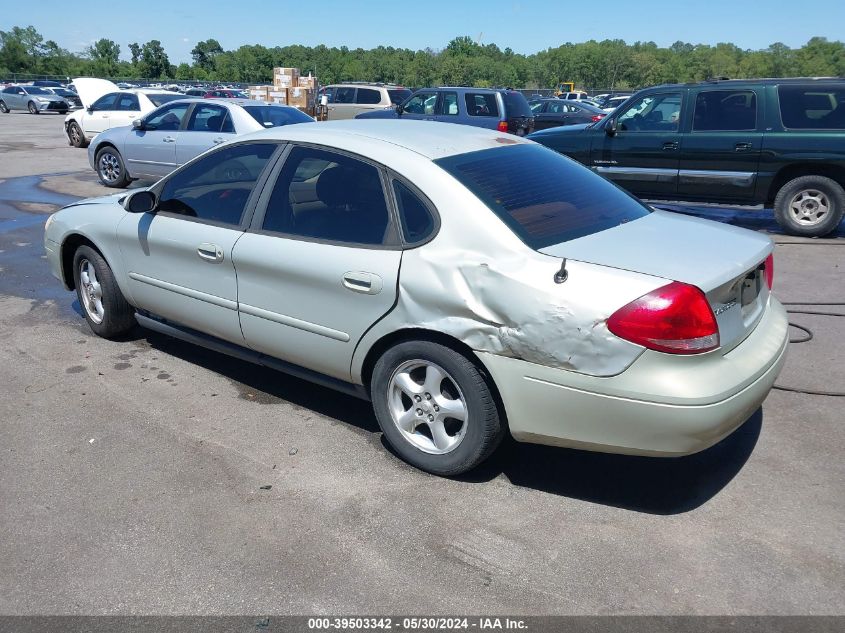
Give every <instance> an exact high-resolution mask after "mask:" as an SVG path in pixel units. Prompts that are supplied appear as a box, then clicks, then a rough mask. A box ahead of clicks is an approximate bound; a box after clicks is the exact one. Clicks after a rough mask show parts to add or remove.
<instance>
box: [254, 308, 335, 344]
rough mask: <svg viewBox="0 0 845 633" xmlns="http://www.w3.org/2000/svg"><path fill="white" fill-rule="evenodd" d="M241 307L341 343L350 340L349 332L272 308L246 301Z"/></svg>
mask: <svg viewBox="0 0 845 633" xmlns="http://www.w3.org/2000/svg"><path fill="white" fill-rule="evenodd" d="M239 309H240V311H241V312H243V313H244V314H248V315H250V316H254V317H258V318H259V319H266V320H267V321H273V322H274V323H280V324H281V325H287V326H290V327H292V328H296V329H297V330H303V331H305V332H310V333H311V334H319V335H320V336H325V337H327V338H330V339H334V340H335V341H340V342H341V343H347V342H349V334H347V333H346V332H341V331H339V330H333V329H332V328H330V327H326V326H324V325H318V324H317V323H311V322H310V321H303V320H302V319H296V318H294V317H291V316H287V315H286V314H279V313H278V312H271V311H270V310H264V309H263V308H257V307H255V306H251V305H249V304H246V303H241V304H240V308H239Z"/></svg>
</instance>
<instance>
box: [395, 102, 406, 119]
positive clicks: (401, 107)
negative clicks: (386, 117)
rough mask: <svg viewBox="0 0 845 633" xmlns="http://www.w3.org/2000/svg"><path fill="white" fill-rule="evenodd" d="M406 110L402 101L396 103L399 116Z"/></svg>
mask: <svg viewBox="0 0 845 633" xmlns="http://www.w3.org/2000/svg"><path fill="white" fill-rule="evenodd" d="M404 111H405V106H403V105H402V104H401V103H397V104H396V114H398V115H399V116H402V113H403V112H404Z"/></svg>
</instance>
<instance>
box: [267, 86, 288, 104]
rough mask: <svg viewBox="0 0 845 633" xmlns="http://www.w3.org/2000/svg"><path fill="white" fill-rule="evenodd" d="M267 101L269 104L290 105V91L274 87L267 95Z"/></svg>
mask: <svg viewBox="0 0 845 633" xmlns="http://www.w3.org/2000/svg"><path fill="white" fill-rule="evenodd" d="M267 101H268V102H269V103H279V104H281V105H288V91H287V90H286V89H285V88H278V87H275V86H274V87H272V88H270V90H269V92H268V93H267Z"/></svg>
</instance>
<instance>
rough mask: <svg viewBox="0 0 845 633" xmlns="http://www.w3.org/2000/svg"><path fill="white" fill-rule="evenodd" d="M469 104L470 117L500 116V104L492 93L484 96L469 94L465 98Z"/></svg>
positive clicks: (468, 112)
mask: <svg viewBox="0 0 845 633" xmlns="http://www.w3.org/2000/svg"><path fill="white" fill-rule="evenodd" d="M464 98H465V99H466V104H467V114H469V115H470V116H495V117H497V116H499V104H498V103H496V95H495V94H493V93H492V92H486V93H483V94H478V93H473V92H468V93H466V95H465V96H464Z"/></svg>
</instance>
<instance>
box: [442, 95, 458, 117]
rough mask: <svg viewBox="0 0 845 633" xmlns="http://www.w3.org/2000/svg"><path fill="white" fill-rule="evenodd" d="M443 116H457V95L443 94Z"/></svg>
mask: <svg viewBox="0 0 845 633" xmlns="http://www.w3.org/2000/svg"><path fill="white" fill-rule="evenodd" d="M441 108H442V110H443V112H442V113H443V114H445V115H446V116H453V115H457V114H458V93H457V92H444V93H443V105H442V106H441Z"/></svg>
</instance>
